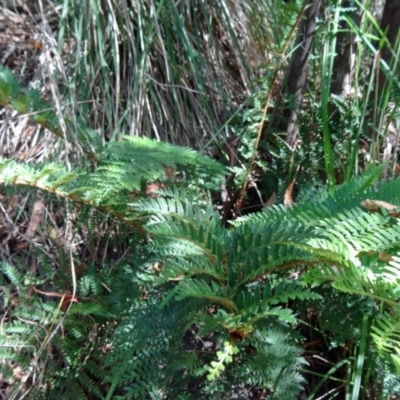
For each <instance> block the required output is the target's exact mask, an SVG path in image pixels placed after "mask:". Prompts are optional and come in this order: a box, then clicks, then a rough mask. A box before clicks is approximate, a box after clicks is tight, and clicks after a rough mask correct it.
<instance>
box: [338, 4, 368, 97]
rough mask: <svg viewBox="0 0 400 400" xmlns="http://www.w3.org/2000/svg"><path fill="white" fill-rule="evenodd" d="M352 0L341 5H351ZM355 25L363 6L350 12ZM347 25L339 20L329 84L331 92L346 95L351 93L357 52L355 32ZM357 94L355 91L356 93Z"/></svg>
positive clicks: (357, 22) (358, 24)
mask: <svg viewBox="0 0 400 400" xmlns="http://www.w3.org/2000/svg"><path fill="white" fill-rule="evenodd" d="M351 3H352V2H351V1H350V0H347V1H345V2H344V4H343V7H349V6H351V5H352V4H351ZM364 4H365V0H363V5H364ZM350 17H351V18H352V20H353V22H354V24H355V25H356V26H360V25H361V21H362V17H363V7H361V9H360V10H357V11H354V12H352V13H351V14H350ZM346 28H347V25H346V23H345V22H344V21H341V24H340V27H339V32H338V35H337V42H336V57H335V61H334V65H333V71H334V78H333V79H332V84H331V93H333V94H336V95H338V96H342V97H347V96H350V95H352V89H353V88H352V82H353V79H354V75H355V62H356V53H357V40H356V37H357V36H356V34H355V32H354V31H353V30H350V31H349V30H348V29H346ZM356 95H357V93H356Z"/></svg>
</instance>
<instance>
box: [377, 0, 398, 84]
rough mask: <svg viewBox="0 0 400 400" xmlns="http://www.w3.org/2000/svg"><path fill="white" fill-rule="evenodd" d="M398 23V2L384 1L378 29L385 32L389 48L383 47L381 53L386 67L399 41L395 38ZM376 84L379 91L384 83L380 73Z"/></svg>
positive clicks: (383, 77) (383, 75)
mask: <svg viewBox="0 0 400 400" xmlns="http://www.w3.org/2000/svg"><path fill="white" fill-rule="evenodd" d="M399 21H400V1H398V0H386V2H385V7H384V9H383V15H382V20H381V24H380V28H381V30H382V31H383V32H386V37H387V39H388V41H389V43H390V47H391V48H390V47H389V46H384V47H383V48H382V51H381V59H382V60H384V61H385V62H386V63H387V65H390V64H391V61H392V57H393V51H394V52H396V49H395V47H396V45H397V46H399V43H398V42H399V41H398V40H397V36H398V34H399ZM378 82H379V90H380V89H382V88H383V86H384V84H385V82H386V75H385V74H384V73H383V72H382V71H380V72H379V77H378Z"/></svg>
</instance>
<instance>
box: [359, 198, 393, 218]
mask: <svg viewBox="0 0 400 400" xmlns="http://www.w3.org/2000/svg"><path fill="white" fill-rule="evenodd" d="M361 207H363V208H366V209H367V210H368V211H371V212H378V211H379V210H380V209H381V208H383V209H384V210H386V211H387V212H388V214H389V215H390V216H391V217H398V216H400V208H399V207H398V206H395V205H393V204H390V203H387V202H386V201H382V200H369V199H367V200H363V201H362V202H361Z"/></svg>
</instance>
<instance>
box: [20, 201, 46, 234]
mask: <svg viewBox="0 0 400 400" xmlns="http://www.w3.org/2000/svg"><path fill="white" fill-rule="evenodd" d="M43 210H44V204H43V202H42V201H41V200H38V201H36V202H35V204H34V205H33V210H32V215H31V219H30V221H29V225H28V228H27V230H26V232H25V237H27V238H28V239H30V238H31V237H32V236H33V235H34V233H35V232H36V229H37V228H38V226H39V224H40V217H41V216H42V214H43Z"/></svg>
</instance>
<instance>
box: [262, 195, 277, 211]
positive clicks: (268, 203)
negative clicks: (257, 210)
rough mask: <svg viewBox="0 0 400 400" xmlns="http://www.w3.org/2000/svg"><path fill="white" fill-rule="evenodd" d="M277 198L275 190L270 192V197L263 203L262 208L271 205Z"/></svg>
mask: <svg viewBox="0 0 400 400" xmlns="http://www.w3.org/2000/svg"><path fill="white" fill-rule="evenodd" d="M277 200H278V196H277V195H276V193H275V192H272V194H271V197H270V198H269V199H268V200H267V201H266V202H265V203H264V205H263V207H264V208H268V207H272V206H273V205H275V204H276V202H277Z"/></svg>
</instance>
